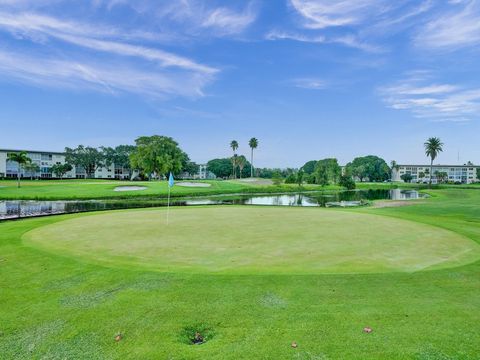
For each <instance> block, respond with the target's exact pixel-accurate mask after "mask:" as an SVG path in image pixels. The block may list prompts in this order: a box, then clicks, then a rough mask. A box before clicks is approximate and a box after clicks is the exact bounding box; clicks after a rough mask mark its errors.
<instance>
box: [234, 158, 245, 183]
mask: <svg viewBox="0 0 480 360" xmlns="http://www.w3.org/2000/svg"><path fill="white" fill-rule="evenodd" d="M236 161H237V166H238V169H239V170H240V171H239V174H240V179H241V178H242V172H243V169H244V168H245V165H247V158H246V157H245V156H243V155H240V156H237V160H236Z"/></svg>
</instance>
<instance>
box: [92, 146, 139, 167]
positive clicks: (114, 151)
mask: <svg viewBox="0 0 480 360" xmlns="http://www.w3.org/2000/svg"><path fill="white" fill-rule="evenodd" d="M101 149H102V153H103V156H104V159H105V165H107V166H110V165H112V164H115V165H116V166H119V167H122V168H123V169H130V168H131V167H130V156H131V155H132V153H133V152H134V151H135V149H136V147H135V146H134V145H119V146H116V147H115V148H111V147H103V146H102V147H101Z"/></svg>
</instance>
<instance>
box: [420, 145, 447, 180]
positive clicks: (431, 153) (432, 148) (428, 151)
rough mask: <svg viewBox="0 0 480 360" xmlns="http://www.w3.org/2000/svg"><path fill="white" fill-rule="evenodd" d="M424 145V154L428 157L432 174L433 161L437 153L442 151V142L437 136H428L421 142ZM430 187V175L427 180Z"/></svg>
mask: <svg viewBox="0 0 480 360" xmlns="http://www.w3.org/2000/svg"><path fill="white" fill-rule="evenodd" d="M423 146H424V147H425V155H427V157H429V158H430V174H433V161H434V160H435V159H436V158H437V156H438V154H439V153H441V152H442V151H443V143H442V141H441V140H440V138H438V137H431V138H428V139H427V141H426V142H425V143H424V144H423ZM429 184H430V187H431V186H432V176H431V175H430V181H429Z"/></svg>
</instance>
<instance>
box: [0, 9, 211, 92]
mask: <svg viewBox="0 0 480 360" xmlns="http://www.w3.org/2000/svg"><path fill="white" fill-rule="evenodd" d="M2 29H3V30H4V31H8V32H9V33H11V34H12V35H13V37H14V42H15V43H18V44H22V45H23V43H25V42H29V43H30V44H29V45H30V50H29V52H28V53H26V52H23V53H17V54H15V53H14V52H9V53H7V52H3V53H2V54H1V56H0V76H2V77H3V78H10V79H17V80H22V81H24V82H31V83H36V84H42V85H53V86H57V87H58V86H64V87H72V88H89V89H95V90H101V91H109V92H112V93H119V92H132V93H140V94H148V95H151V96H155V97H164V96H166V95H169V96H174V95H179V96H201V95H202V94H203V92H202V89H203V87H204V86H206V85H207V84H208V83H210V82H211V81H212V80H213V79H214V77H215V74H216V73H217V72H218V70H217V69H216V68H213V67H210V66H207V65H203V64H200V63H198V62H196V61H194V60H192V59H189V58H187V57H184V56H180V55H177V54H174V53H171V52H167V51H164V50H162V49H159V48H158V47H152V46H143V45H134V44H131V43H128V42H126V41H125V38H126V37H128V35H127V34H126V32H125V31H123V30H121V29H118V28H113V27H108V26H101V25H96V24H92V23H81V22H77V21H69V20H62V19H58V18H54V17H50V16H45V15H41V14H35V13H14V12H12V13H5V12H0V31H1V30H2ZM54 41H55V42H57V43H58V42H59V41H61V42H64V43H68V44H70V45H74V46H73V47H71V46H59V47H58V48H57V50H56V51H55V52H52V51H51V50H50V49H51V48H52V45H53V46H56V45H57V43H54ZM32 42H33V44H32ZM85 49H88V50H89V51H85ZM4 51H5V48H4ZM101 53H103V54H104V55H106V56H107V57H105V56H103V57H102V60H101V61H98V60H97V62H95V61H93V60H91V58H92V57H95V56H96V55H100V54H101ZM46 54H48V56H45V55H46ZM53 54H58V57H57V58H55V57H54V55H53ZM17 56H18V62H15V61H14V59H15V57H17ZM82 58H83V59H88V60H87V61H81V60H75V61H71V60H65V59H82ZM132 60H134V61H132Z"/></svg>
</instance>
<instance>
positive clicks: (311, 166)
mask: <svg viewBox="0 0 480 360" xmlns="http://www.w3.org/2000/svg"><path fill="white" fill-rule="evenodd" d="M315 165H317V160H310V161H307V162H306V163H305V164H304V165H303V166H302V167H301V169H302V170H303V171H304V172H305V174H307V175H311V174H313V173H314V172H315Z"/></svg>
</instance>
